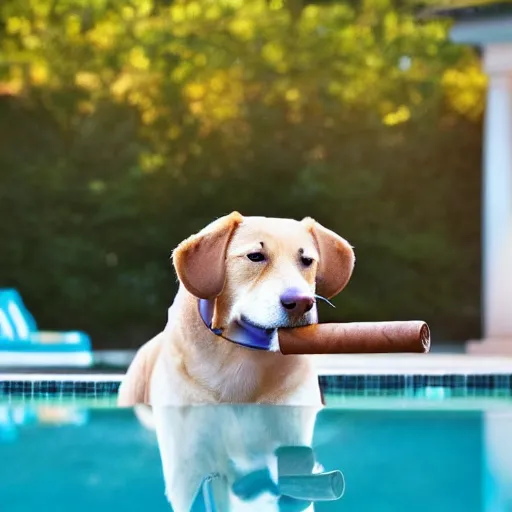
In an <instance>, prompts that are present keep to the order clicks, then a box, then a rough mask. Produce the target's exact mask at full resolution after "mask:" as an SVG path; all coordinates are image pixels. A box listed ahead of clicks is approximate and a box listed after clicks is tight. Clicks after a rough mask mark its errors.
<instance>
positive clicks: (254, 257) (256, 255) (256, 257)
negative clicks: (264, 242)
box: [247, 252, 265, 262]
mask: <svg viewBox="0 0 512 512" xmlns="http://www.w3.org/2000/svg"><path fill="white" fill-rule="evenodd" d="M247 257H248V258H249V259H250V260H251V261H254V262H258V261H265V255H264V254H263V253H261V252H251V254H248V255H247Z"/></svg>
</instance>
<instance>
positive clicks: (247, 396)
mask: <svg viewBox="0 0 512 512" xmlns="http://www.w3.org/2000/svg"><path fill="white" fill-rule="evenodd" d="M175 315H180V318H177V317H176V316H175ZM184 318H186V319H187V320H188V321H187V322H184V321H183V319H184ZM166 330H169V331H170V332H171V333H172V335H171V336H170V337H171V338H172V339H173V345H175V346H174V349H175V350H177V351H179V353H180V359H181V361H182V364H183V365H184V366H185V368H186V373H187V375H188V376H189V377H190V379H191V380H192V381H194V382H195V383H196V384H197V385H199V386H200V387H202V388H204V389H206V390H208V391H209V392H210V393H211V394H213V395H214V396H215V399H216V400H217V401H223V402H251V401H255V400H256V399H257V397H258V396H260V395H261V394H262V393H265V390H266V389H274V390H275V389H278V388H279V387H281V385H283V384H284V385H286V380H287V378H286V377H287V375H290V374H292V373H295V372H297V371H299V372H300V370H299V368H300V367H302V365H303V364H304V359H305V357H304V356H284V355H283V354H281V353H280V352H278V351H277V352H273V351H267V350H251V349H249V348H246V347H243V346H240V345H239V344H236V343H232V342H231V341H227V340H226V339H224V338H222V337H220V336H218V335H216V334H214V333H213V332H212V331H211V330H210V329H208V328H207V326H206V325H205V323H204V321H203V319H202V318H201V315H200V313H199V308H198V301H197V298H196V297H194V296H192V295H191V294H190V293H189V292H188V291H187V290H186V289H185V288H184V287H183V286H182V285H180V289H179V291H178V294H177V295H176V298H175V301H174V303H173V305H172V306H171V308H170V309H169V317H168V323H167V326H166Z"/></svg>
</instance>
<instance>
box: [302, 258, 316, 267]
mask: <svg viewBox="0 0 512 512" xmlns="http://www.w3.org/2000/svg"><path fill="white" fill-rule="evenodd" d="M300 261H301V262H302V264H303V265H304V266H305V267H309V266H311V264H312V263H313V258H306V256H302V257H301V258H300Z"/></svg>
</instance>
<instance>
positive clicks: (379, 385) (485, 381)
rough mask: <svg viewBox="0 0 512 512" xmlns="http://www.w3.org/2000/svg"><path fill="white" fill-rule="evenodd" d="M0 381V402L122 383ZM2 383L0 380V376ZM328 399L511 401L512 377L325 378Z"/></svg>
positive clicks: (101, 392)
mask: <svg viewBox="0 0 512 512" xmlns="http://www.w3.org/2000/svg"><path fill="white" fill-rule="evenodd" d="M76 377H77V379H76V380H52V379H51V377H49V378H48V380H22V379H18V380H12V379H11V380H0V400H6V399H7V401H10V400H13V399H16V400H19V401H32V400H38V401H39V400H58V401H59V400H67V399H69V400H72V399H87V400H93V401H94V400H105V399H107V400H111V401H115V397H116V395H117V392H118V389H119V385H120V380H119V379H116V380H105V379H103V380H97V381H95V380H91V379H89V380H80V377H79V376H76ZM0 379H1V376H0ZM319 382H320V386H321V388H322V390H323V392H324V393H325V394H326V395H337V396H347V397H351V396H359V397H364V396H372V397H378V396H396V397H401V396H402V397H403V396H405V397H422V398H433V399H439V398H443V397H444V398H447V397H459V398H460V397H475V396H479V397H500V398H503V397H505V398H512V374H500V375H497V374H487V375H485V374H484V375H482V374H477V375H472V374H468V375H460V374H453V375H451V374H450V375H322V376H320V377H319Z"/></svg>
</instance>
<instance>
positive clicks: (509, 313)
mask: <svg viewBox="0 0 512 512" xmlns="http://www.w3.org/2000/svg"><path fill="white" fill-rule="evenodd" d="M484 66H485V71H486V73H487V74H488V76H489V85H488V92H487V105H486V117H485V131H484V137H485V140H484V162H483V211H482V216H483V219H482V220H483V225H482V228H483V233H482V235H483V237H482V238H483V240H482V242H483V247H482V251H483V275H482V309H483V311H482V313H483V317H482V320H483V333H482V334H483V340H481V341H479V342H470V343H469V344H468V346H467V351H468V352H469V353H475V354H482V355H483V354H489V355H491V354H492V355H511V356H512V44H503V45H490V46H488V47H486V48H485V53H484Z"/></svg>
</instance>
